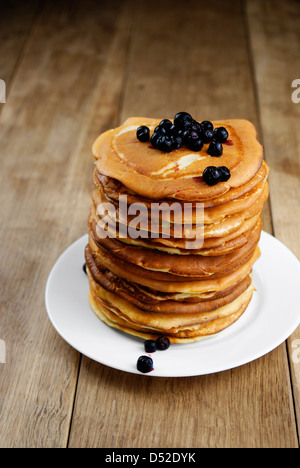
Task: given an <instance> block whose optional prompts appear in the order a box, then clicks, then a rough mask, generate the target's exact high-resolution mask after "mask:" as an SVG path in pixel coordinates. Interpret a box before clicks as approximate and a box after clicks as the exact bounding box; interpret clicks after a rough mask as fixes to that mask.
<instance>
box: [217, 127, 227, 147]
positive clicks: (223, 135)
mask: <svg viewBox="0 0 300 468" xmlns="http://www.w3.org/2000/svg"><path fill="white" fill-rule="evenodd" d="M227 138H228V132H227V130H226V128H225V127H218V128H215V129H214V139H215V140H216V141H218V142H219V143H224V141H226V140H227Z"/></svg>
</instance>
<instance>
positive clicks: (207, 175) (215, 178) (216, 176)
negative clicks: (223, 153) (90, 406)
mask: <svg viewBox="0 0 300 468" xmlns="http://www.w3.org/2000/svg"><path fill="white" fill-rule="evenodd" d="M221 177H222V174H221V171H220V169H219V168H218V167H215V166H208V167H207V168H206V169H204V172H203V181H204V182H205V183H206V184H207V185H216V184H217V183H218V182H221Z"/></svg>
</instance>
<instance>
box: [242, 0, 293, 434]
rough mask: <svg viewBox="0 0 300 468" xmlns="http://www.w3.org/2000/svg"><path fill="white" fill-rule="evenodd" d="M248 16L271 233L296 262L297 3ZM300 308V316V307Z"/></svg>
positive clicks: (251, 8)
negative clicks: (266, 166)
mask: <svg viewBox="0 0 300 468" xmlns="http://www.w3.org/2000/svg"><path fill="white" fill-rule="evenodd" d="M247 13H248V18H249V29H250V39H251V47H252V50H253V57H254V63H255V81H256V86H257V94H258V99H259V104H260V107H259V109H260V116H261V122H262V130H263V135H264V146H265V154H266V159H267V161H268V162H269V165H270V166H271V168H272V170H271V173H270V191H271V193H270V202H271V207H272V219H273V226H274V233H275V235H276V237H277V238H278V239H279V240H281V241H282V242H283V243H284V244H285V245H286V246H287V247H289V248H290V249H291V250H292V252H294V254H295V255H296V256H297V257H298V259H300V238H299V232H300V203H299V201H300V137H299V121H300V103H299V104H297V103H294V102H293V101H292V92H293V91H294V89H293V88H292V87H291V85H292V82H293V81H294V80H295V79H297V78H300V55H299V50H300V24H299V15H300V3H299V2H297V1H289V2H282V1H280V0H275V1H272V2H271V1H266V2H260V1H258V0H248V2H247ZM296 200H297V201H296ZM298 307H299V315H300V304H299V306H298ZM283 313H284V311H283ZM299 339H300V328H298V329H297V330H296V331H295V332H294V333H293V334H292V336H291V337H290V339H289V340H288V349H289V356H290V367H291V372H292V382H293V393H294V402H295V410H296V414H297V421H298V432H299V428H300V362H299V360H298V358H297V356H298V355H297V349H298V350H299V343H300V341H298V340H299ZM295 351H296V353H295Z"/></svg>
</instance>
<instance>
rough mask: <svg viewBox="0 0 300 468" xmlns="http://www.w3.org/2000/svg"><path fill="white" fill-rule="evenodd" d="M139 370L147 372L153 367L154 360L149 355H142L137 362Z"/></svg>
mask: <svg viewBox="0 0 300 468" xmlns="http://www.w3.org/2000/svg"><path fill="white" fill-rule="evenodd" d="M136 367H137V370H138V371H140V372H143V374H146V373H147V372H150V371H152V369H153V360H152V359H151V357H149V356H140V357H139V358H138V360H137V363H136Z"/></svg>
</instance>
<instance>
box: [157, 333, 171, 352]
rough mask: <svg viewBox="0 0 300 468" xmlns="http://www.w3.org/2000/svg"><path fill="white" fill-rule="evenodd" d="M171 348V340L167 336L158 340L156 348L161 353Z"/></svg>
mask: <svg viewBox="0 0 300 468" xmlns="http://www.w3.org/2000/svg"><path fill="white" fill-rule="evenodd" d="M169 346H170V340H169V338H168V337H167V336H160V337H159V338H157V340H156V348H157V349H159V350H160V351H164V350H165V349H168V348H169Z"/></svg>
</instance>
